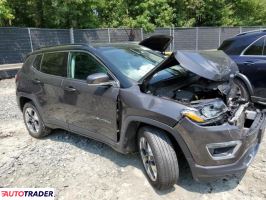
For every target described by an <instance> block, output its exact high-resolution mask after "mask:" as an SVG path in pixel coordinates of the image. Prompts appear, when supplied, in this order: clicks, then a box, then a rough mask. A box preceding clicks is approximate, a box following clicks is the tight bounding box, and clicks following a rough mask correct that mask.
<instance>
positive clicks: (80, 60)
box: [70, 52, 107, 80]
mask: <svg viewBox="0 0 266 200" xmlns="http://www.w3.org/2000/svg"><path fill="white" fill-rule="evenodd" d="M95 73H107V70H106V68H105V67H104V66H103V65H102V64H101V63H99V62H98V61H97V60H96V59H95V58H94V57H93V56H91V55H89V54H87V53H82V52H75V53H71V59H70V77H71V78H75V79H80V80H86V79H87V76H89V75H91V74H95Z"/></svg>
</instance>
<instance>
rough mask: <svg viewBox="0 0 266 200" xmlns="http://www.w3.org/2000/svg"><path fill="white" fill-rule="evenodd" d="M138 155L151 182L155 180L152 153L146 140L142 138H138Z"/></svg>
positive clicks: (155, 170) (154, 164)
mask: <svg viewBox="0 0 266 200" xmlns="http://www.w3.org/2000/svg"><path fill="white" fill-rule="evenodd" d="M139 147H140V155H141V159H142V162H143V165H144V168H145V170H146V172H147V174H148V176H149V178H150V179H151V180H152V181H155V180H156V179H157V166H156V163H155V159H154V156H153V152H152V150H151V147H150V145H149V143H148V142H147V140H146V139H145V138H144V137H141V138H140V142H139Z"/></svg>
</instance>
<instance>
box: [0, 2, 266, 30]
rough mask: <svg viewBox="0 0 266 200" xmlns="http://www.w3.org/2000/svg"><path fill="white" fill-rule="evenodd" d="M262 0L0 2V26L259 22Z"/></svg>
mask: <svg viewBox="0 0 266 200" xmlns="http://www.w3.org/2000/svg"><path fill="white" fill-rule="evenodd" d="M265 24H266V0H23V1H21V0H8V1H7V0H0V26H3V25H13V26H27V27H48V28H70V27H73V28H99V27H104V28H106V27H130V28H140V27H142V28H144V30H145V31H152V30H153V29H154V28H155V27H170V26H172V25H175V26H185V27H191V26H239V25H241V26H254V25H256V26H263V25H265Z"/></svg>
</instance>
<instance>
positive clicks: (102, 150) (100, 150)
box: [45, 130, 243, 196]
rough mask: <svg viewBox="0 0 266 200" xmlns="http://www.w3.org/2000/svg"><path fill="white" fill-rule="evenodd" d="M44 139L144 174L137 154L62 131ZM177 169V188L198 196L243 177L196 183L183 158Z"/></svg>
mask: <svg viewBox="0 0 266 200" xmlns="http://www.w3.org/2000/svg"><path fill="white" fill-rule="evenodd" d="M45 139H50V140H53V141H57V142H64V143H69V144H71V145H74V146H76V147H77V148H80V149H82V150H84V151H86V152H89V153H93V154H95V155H98V156H103V157H105V158H107V159H109V160H110V161H112V162H114V163H115V164H117V165H118V166H119V167H126V166H133V167H136V168H138V169H140V170H142V172H143V173H144V168H143V166H142V163H141V161H140V159H139V156H138V153H134V154H126V155H125V154H121V153H119V152H116V151H115V150H113V149H112V148H111V147H109V146H108V145H106V144H103V143H101V142H98V141H95V140H93V139H89V138H86V137H83V136H80V135H77V134H75V133H71V132H67V131H64V130H54V131H53V133H52V134H51V135H49V136H48V137H46V138H45ZM179 167H180V169H179V170H180V171H179V181H178V182H177V187H178V186H179V187H182V188H183V189H185V190H187V191H190V192H196V193H200V194H207V193H219V192H224V191H230V190H233V189H234V188H236V187H237V185H238V184H239V183H240V181H241V179H242V177H243V175H242V176H233V177H230V178H224V179H219V180H216V181H211V182H197V181H195V180H194V179H193V178H192V174H191V172H190V168H189V166H188V163H187V162H186V160H185V159H184V158H181V160H179ZM175 190H176V188H175V187H172V188H170V189H167V190H160V191H159V190H156V189H154V191H155V192H156V193H157V194H158V195H161V196H163V195H167V194H168V193H171V192H173V191H175Z"/></svg>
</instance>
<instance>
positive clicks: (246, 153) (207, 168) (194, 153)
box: [174, 112, 266, 180]
mask: <svg viewBox="0 0 266 200" xmlns="http://www.w3.org/2000/svg"><path fill="white" fill-rule="evenodd" d="M265 125H266V115H265V112H260V113H258V114H257V116H256V118H255V119H254V121H253V123H252V125H251V126H250V127H249V128H242V129H240V128H239V127H237V126H234V125H230V124H228V123H226V124H223V125H220V126H200V125H198V124H196V123H194V122H192V121H190V120H189V119H187V118H183V119H182V120H181V121H180V122H179V123H178V124H177V126H176V127H175V128H174V129H175V131H176V132H177V133H178V134H180V135H181V137H182V139H183V140H184V142H185V144H186V145H187V147H188V149H189V151H190V153H191V155H190V156H188V157H189V159H188V162H189V165H190V168H191V171H192V175H193V177H194V179H196V180H209V179H215V178H221V177H226V176H228V175H232V174H239V173H243V172H245V170H246V169H247V167H248V166H249V164H250V163H251V162H252V160H253V158H254V157H255V155H256V153H257V151H258V147H259V144H260V142H261V139H262V137H263V135H264V131H265ZM230 141H241V146H240V147H239V149H238V150H237V151H236V152H235V153H234V155H233V156H232V157H230V158H228V159H220V160H219V159H218V160H217V159H214V158H213V157H212V156H211V155H210V153H209V151H208V149H207V145H208V144H212V143H225V142H230ZM186 157H187V156H186Z"/></svg>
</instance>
